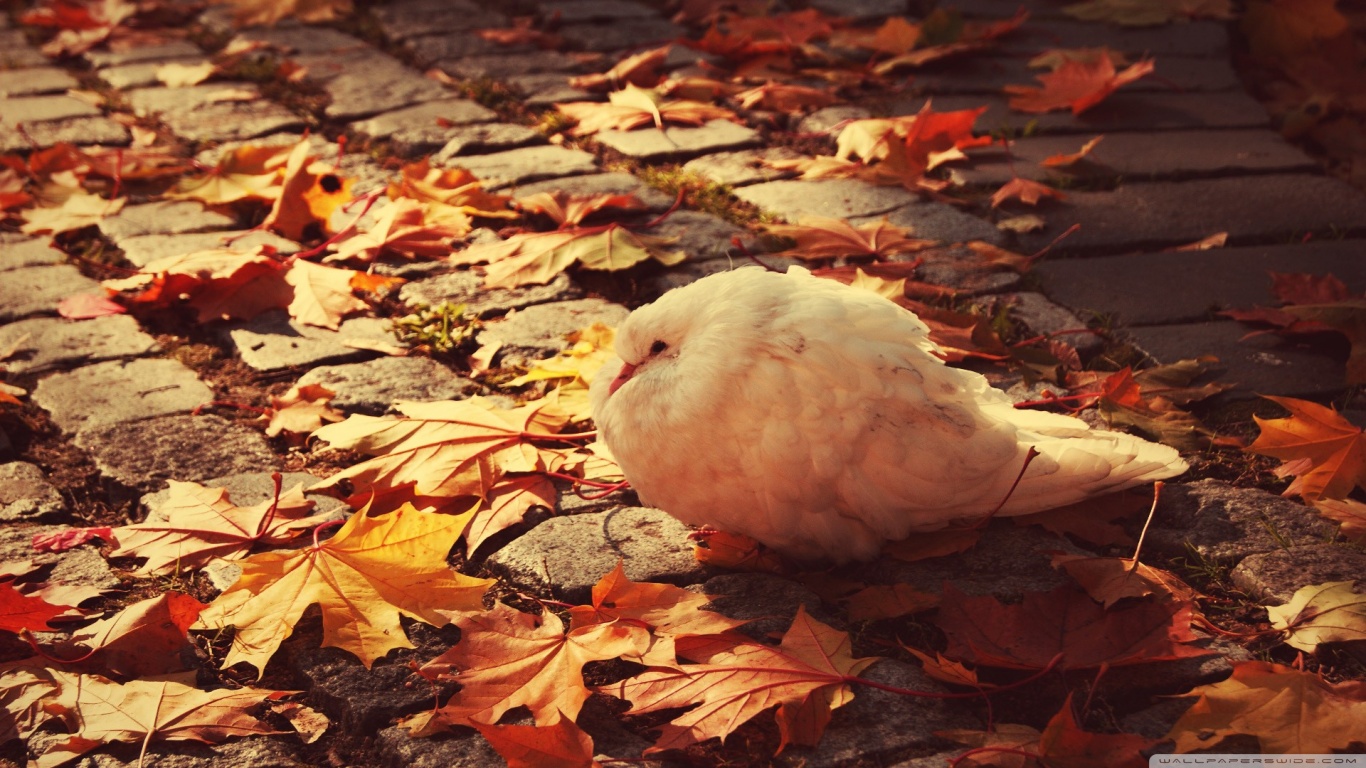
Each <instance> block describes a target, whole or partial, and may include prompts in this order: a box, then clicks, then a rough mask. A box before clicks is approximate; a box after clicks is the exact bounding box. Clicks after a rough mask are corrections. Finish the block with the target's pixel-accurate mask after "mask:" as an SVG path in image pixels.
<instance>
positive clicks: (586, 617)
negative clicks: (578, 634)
mask: <svg viewBox="0 0 1366 768" xmlns="http://www.w3.org/2000/svg"><path fill="white" fill-rule="evenodd" d="M712 600H713V598H712V597H710V596H708V595H700V594H697V593H696V592H689V591H688V590H686V589H683V588H682V587H675V586H674V585H672V584H655V583H651V582H635V581H631V580H630V579H628V578H627V577H626V570H625V568H623V567H622V564H621V563H620V562H618V563H617V567H616V568H614V569H612V572H611V573H609V574H607V575H606V576H603V577H602V578H601V579H600V580H599V581H598V583H597V584H594V585H593V602H592V604H591V605H576V606H574V607H573V608H570V609H569V616H570V624H569V626H570V628H571V629H578V628H579V627H586V626H591V625H593V624H606V623H608V622H612V621H616V620H618V619H625V620H627V621H632V622H639V623H641V624H644V625H645V626H646V627H648V628H649V629H650V630H651V631H653V632H656V633H659V634H664V635H719V634H721V633H723V632H729V631H730V630H732V629H735V628H736V627H738V626H740V625H742V624H744V623H745V622H744V621H741V620H738V619H731V618H728V617H726V616H722V615H721V614H719V613H716V612H715V611H707V610H703V606H705V605H707V604H708V603H710V602H711V601H712Z"/></svg>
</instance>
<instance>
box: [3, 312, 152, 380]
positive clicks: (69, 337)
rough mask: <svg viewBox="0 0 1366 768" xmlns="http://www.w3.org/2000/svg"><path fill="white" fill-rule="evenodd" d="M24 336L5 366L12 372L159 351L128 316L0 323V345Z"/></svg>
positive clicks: (39, 318)
mask: <svg viewBox="0 0 1366 768" xmlns="http://www.w3.org/2000/svg"><path fill="white" fill-rule="evenodd" d="M24 338H27V340H26V341H24V342H23V343H22V344H19V346H18V347H17V348H16V349H15V354H14V356H13V357H11V358H9V359H8V360H6V361H5V363H4V367H5V369H6V370H8V371H9V372H11V373H16V374H19V373H40V372H43V371H47V370H50V369H53V368H69V367H71V366H75V365H85V364H87V363H94V362H100V361H104V360H116V359H119V358H125V357H142V356H144V355H150V354H154V353H156V352H158V351H159V350H160V349H161V347H160V345H158V344H157V342H156V339H154V338H152V337H151V336H149V335H147V334H146V333H143V332H142V329H141V328H139V327H138V324H137V321H136V320H134V319H133V318H131V317H129V316H128V315H109V316H106V317H96V318H92V319H89V320H81V321H73V320H65V319H62V318H57V317H34V318H29V319H27V320H20V321H18V322H14V323H10V324H8V325H4V326H0V348H8V347H9V346H10V345H12V344H14V343H15V342H17V341H19V340H20V339H24Z"/></svg>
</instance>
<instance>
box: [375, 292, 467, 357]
mask: <svg viewBox="0 0 1366 768" xmlns="http://www.w3.org/2000/svg"><path fill="white" fill-rule="evenodd" d="M411 310H412V311H411V312H409V313H408V314H406V315H404V316H403V317H400V318H396V319H395V320H394V321H393V322H392V324H391V326H390V330H391V331H392V332H393V334H394V335H395V336H396V337H398V340H399V341H401V342H403V343H404V344H407V345H409V346H412V347H418V348H422V349H426V350H428V351H429V352H431V353H432V354H441V355H449V354H454V353H456V352H461V351H466V350H470V349H473V346H474V336H475V334H477V333H478V332H479V330H480V329H481V328H483V327H484V324H483V323H481V322H479V318H477V317H474V316H473V315H466V314H465V305H464V304H455V303H452V302H449V301H443V302H441V303H440V304H437V305H436V306H430V305H427V304H414V305H412V307H411Z"/></svg>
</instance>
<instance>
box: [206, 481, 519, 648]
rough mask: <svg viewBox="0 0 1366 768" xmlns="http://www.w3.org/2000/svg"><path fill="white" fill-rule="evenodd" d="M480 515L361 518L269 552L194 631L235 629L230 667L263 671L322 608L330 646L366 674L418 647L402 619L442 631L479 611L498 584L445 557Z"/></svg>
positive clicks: (412, 513)
mask: <svg viewBox="0 0 1366 768" xmlns="http://www.w3.org/2000/svg"><path fill="white" fill-rule="evenodd" d="M472 514H473V513H472V512H467V513H465V514H463V515H443V514H434V513H430V512H420V511H418V510H416V509H413V508H412V507H411V506H404V507H401V508H399V509H398V510H396V511H394V512H390V513H389V514H387V515H383V516H380V517H371V516H370V515H369V514H368V513H366V512H365V511H364V510H362V511H360V512H357V513H355V514H353V515H352V516H351V517H350V518H349V519H348V520H347V521H346V523H345V524H343V525H342V527H341V529H340V530H338V531H337V533H336V535H335V536H333V537H332V538H331V539H329V540H327V541H324V542H321V543H317V544H314V545H312V546H309V547H306V548H304V549H301V550H298V551H295V552H290V551H274V552H262V553H260V554H257V555H254V556H252V557H250V558H248V559H246V560H243V561H242V575H241V577H239V578H238V579H237V581H236V582H235V583H234V584H233V585H232V586H231V587H228V588H227V589H226V590H224V591H223V593H222V594H220V595H219V596H218V599H216V600H214V601H213V602H212V603H210V604H209V606H208V607H207V608H205V609H204V611H203V612H202V613H200V614H199V621H198V622H196V623H195V625H194V628H195V629H213V630H217V629H223V628H225V627H229V626H232V627H236V630H237V631H236V632H235V633H234V634H233V639H232V647H231V649H229V651H228V654H227V657H226V658H225V659H224V660H223V667H224V668H227V667H231V666H232V665H234V664H237V663H239V662H246V663H248V664H250V665H251V666H253V667H256V669H257V670H258V673H259V672H263V671H264V670H265V667H266V663H267V662H268V661H269V660H270V657H271V656H272V655H273V654H274V653H275V649H277V648H279V647H280V643H281V642H283V641H284V640H285V638H286V637H288V636H289V635H290V633H291V632H293V630H294V626H295V625H296V624H297V623H298V621H299V618H300V617H301V616H302V615H303V612H304V610H306V609H307V608H308V607H309V606H311V605H314V604H317V605H319V606H320V607H321V608H322V617H323V645H324V646H327V647H337V648H341V649H343V650H346V651H349V652H351V653H354V654H355V655H356V656H357V657H359V658H360V660H361V663H363V664H364V665H365V668H366V669H369V668H370V666H371V665H372V664H373V663H374V662H375V659H378V658H380V657H381V656H383V655H384V654H386V653H388V652H389V651H391V650H393V649H395V648H412V647H413V644H412V643H411V642H409V641H408V638H407V635H406V634H404V632H403V627H402V626H401V625H400V624H399V617H400V616H407V617H409V618H412V619H416V620H418V621H425V622H427V623H428V624H433V625H435V626H444V625H445V624H447V623H449V617H448V616H447V615H446V614H444V613H442V611H443V610H444V611H451V610H479V609H480V608H481V607H482V605H483V596H484V592H485V591H486V590H487V589H488V587H489V586H490V585H491V584H492V583H493V582H492V580H487V579H474V578H470V577H469V576H466V575H464V574H461V573H457V572H455V571H453V570H451V568H450V566H449V565H448V564H447V563H446V556H447V555H448V554H449V553H450V551H451V547H453V546H454V545H455V542H456V539H458V538H459V537H460V532H461V531H463V530H464V529H465V526H466V525H468V524H469V519H470V516H471V515H472Z"/></svg>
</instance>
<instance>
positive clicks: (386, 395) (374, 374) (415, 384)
mask: <svg viewBox="0 0 1366 768" xmlns="http://www.w3.org/2000/svg"><path fill="white" fill-rule="evenodd" d="M309 384H319V385H322V386H324V387H327V388H328V389H330V390H332V391H333V392H335V393H336V397H334V398H332V401H331V405H332V407H334V408H337V409H339V410H342V411H346V412H348V413H364V414H369V415H371V416H381V415H383V414H385V413H388V412H390V411H391V410H392V409H393V406H394V404H395V403H397V402H399V401H403V400H416V401H421V402H427V401H432V400H461V399H463V398H465V397H468V396H469V395H471V394H474V393H475V392H476V391H477V390H478V389H479V386H478V385H477V384H475V383H474V382H472V381H470V380H469V379H467V378H465V377H464V376H458V375H456V374H454V373H452V372H451V370H450V369H449V368H447V367H445V366H443V365H441V364H440V363H438V362H436V361H435V360H432V359H431V358H426V357H380V358H376V359H374V360H367V361H365V362H363V363H349V364H346V365H328V366H323V367H320V368H314V369H313V370H311V371H309V372H308V373H305V374H304V375H303V376H302V377H301V378H300V379H299V386H301V387H302V386H306V385H309Z"/></svg>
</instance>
